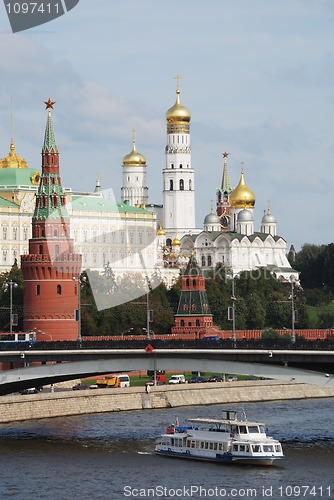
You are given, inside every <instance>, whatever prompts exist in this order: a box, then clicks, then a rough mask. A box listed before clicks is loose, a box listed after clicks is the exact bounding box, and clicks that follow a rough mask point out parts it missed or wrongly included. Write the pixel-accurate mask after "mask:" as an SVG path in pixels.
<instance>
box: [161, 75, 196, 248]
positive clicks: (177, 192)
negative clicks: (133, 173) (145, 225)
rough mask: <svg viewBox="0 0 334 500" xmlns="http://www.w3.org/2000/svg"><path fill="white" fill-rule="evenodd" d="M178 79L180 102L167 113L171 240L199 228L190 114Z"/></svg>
mask: <svg viewBox="0 0 334 500" xmlns="http://www.w3.org/2000/svg"><path fill="white" fill-rule="evenodd" d="M179 79H180V77H179V76H177V77H176V80H177V86H176V101H175V104H174V106H172V107H171V108H170V109H169V110H168V111H167V113H166V121H167V145H166V150H165V153H166V166H165V168H164V170H163V227H164V229H165V231H166V235H167V237H170V238H174V237H175V236H176V233H177V234H178V235H179V237H180V238H181V237H182V236H183V235H184V234H188V233H190V232H191V231H193V230H194V229H195V182H194V181H195V179H194V177H195V175H194V169H193V168H192V166H191V149H190V133H189V130H190V120H191V114H190V111H189V110H188V109H187V108H186V107H185V106H183V105H182V104H181V101H180V89H179Z"/></svg>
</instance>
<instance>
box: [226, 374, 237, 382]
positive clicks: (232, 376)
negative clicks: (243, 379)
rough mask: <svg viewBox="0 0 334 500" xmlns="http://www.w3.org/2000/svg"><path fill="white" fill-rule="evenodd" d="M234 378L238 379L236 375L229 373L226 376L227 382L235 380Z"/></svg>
mask: <svg viewBox="0 0 334 500" xmlns="http://www.w3.org/2000/svg"><path fill="white" fill-rule="evenodd" d="M236 380H238V377H236V376H235V375H230V376H229V377H228V378H227V382H235V381H236Z"/></svg>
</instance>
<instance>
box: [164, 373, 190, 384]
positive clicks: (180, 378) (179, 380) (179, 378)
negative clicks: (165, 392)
mask: <svg viewBox="0 0 334 500" xmlns="http://www.w3.org/2000/svg"><path fill="white" fill-rule="evenodd" d="M168 383H169V384H185V383H186V377H185V376H184V375H172V376H171V378H170V379H169V381H168Z"/></svg>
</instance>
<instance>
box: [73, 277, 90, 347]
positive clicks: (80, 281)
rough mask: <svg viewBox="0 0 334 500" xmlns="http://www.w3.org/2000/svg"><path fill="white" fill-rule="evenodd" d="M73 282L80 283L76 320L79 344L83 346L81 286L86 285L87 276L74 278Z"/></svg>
mask: <svg viewBox="0 0 334 500" xmlns="http://www.w3.org/2000/svg"><path fill="white" fill-rule="evenodd" d="M72 279H73V281H77V282H78V309H77V311H76V312H77V314H76V320H77V321H78V343H79V345H80V346H81V343H82V337H81V285H82V283H85V282H86V281H87V278H86V276H82V278H81V279H80V276H78V277H76V276H73V277H72Z"/></svg>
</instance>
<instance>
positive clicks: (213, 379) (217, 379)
mask: <svg viewBox="0 0 334 500" xmlns="http://www.w3.org/2000/svg"><path fill="white" fill-rule="evenodd" d="M209 382H225V378H224V377H223V376H222V375H211V377H210V378H209Z"/></svg>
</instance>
